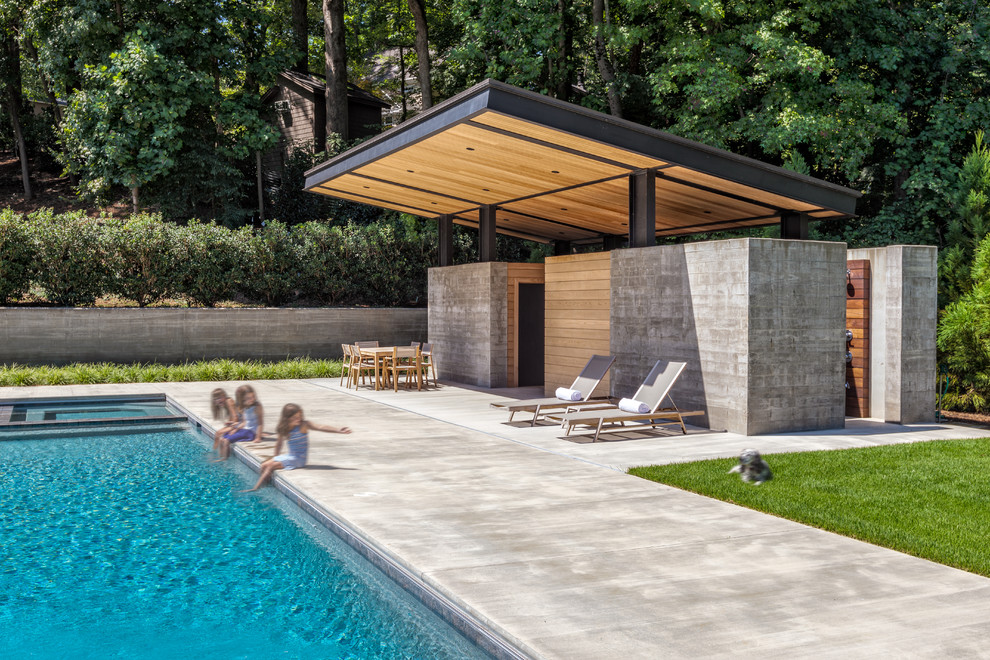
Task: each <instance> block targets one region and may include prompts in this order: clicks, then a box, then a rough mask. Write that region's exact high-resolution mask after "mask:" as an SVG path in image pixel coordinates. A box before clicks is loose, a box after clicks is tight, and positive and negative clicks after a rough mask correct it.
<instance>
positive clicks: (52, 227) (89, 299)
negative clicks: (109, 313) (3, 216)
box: [29, 209, 112, 306]
mask: <svg viewBox="0 0 990 660" xmlns="http://www.w3.org/2000/svg"><path fill="white" fill-rule="evenodd" d="M29 221H30V223H31V225H32V230H33V231H34V232H35V236H36V239H35V244H36V246H37V254H38V270H37V274H36V276H35V282H36V283H37V284H38V285H39V286H41V287H42V288H43V289H44V290H45V292H46V293H47V296H48V299H49V300H51V301H53V302H55V303H58V304H59V305H69V306H73V305H91V304H93V303H94V302H95V301H96V299H97V298H99V297H100V296H102V295H103V294H104V293H105V292H106V291H107V288H108V285H109V279H110V275H111V270H110V261H111V260H110V256H109V255H110V253H111V250H112V245H111V241H110V236H109V234H110V232H107V231H105V230H104V229H103V228H102V227H101V222H100V221H98V220H93V219H91V218H88V217H86V215H85V214H84V213H81V212H78V213H65V214H62V215H56V214H54V213H52V212H51V210H48V209H46V210H42V211H38V212H36V213H32V214H31V215H30V216H29Z"/></svg>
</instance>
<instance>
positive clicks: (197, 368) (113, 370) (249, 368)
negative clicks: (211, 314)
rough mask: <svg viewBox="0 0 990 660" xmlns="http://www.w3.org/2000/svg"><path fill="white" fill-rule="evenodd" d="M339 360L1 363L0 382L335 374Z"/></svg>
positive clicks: (149, 380)
mask: <svg viewBox="0 0 990 660" xmlns="http://www.w3.org/2000/svg"><path fill="white" fill-rule="evenodd" d="M340 364H341V363H340V360H311V359H307V358H295V359H291V360H282V361H279V362H260V361H257V360H247V361H238V360H203V361H200V362H187V363H185V364H175V365H166V364H112V363H109V362H104V363H96V364H88V363H80V364H70V365H67V366H64V367H47V366H45V367H26V366H21V365H16V364H15V365H0V386H24V385H76V384H87V385H91V384H95V383H164V382H177V381H220V380H274V379H279V378H336V377H338V376H340Z"/></svg>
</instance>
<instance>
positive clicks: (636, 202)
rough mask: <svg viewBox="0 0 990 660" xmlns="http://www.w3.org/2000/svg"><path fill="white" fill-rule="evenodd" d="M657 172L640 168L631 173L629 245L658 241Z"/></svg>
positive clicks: (643, 244)
mask: <svg viewBox="0 0 990 660" xmlns="http://www.w3.org/2000/svg"><path fill="white" fill-rule="evenodd" d="M656 181H657V174H656V172H655V171H653V170H639V171H637V172H633V173H632V174H630V175H629V247H649V246H651V245H656V243H657V186H656Z"/></svg>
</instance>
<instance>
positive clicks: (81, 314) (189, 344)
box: [0, 308, 427, 365]
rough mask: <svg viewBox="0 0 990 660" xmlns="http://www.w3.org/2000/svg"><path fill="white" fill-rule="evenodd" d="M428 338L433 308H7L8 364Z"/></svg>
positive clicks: (331, 350) (319, 351)
mask: <svg viewBox="0 0 990 660" xmlns="http://www.w3.org/2000/svg"><path fill="white" fill-rule="evenodd" d="M426 336H427V311H426V310H425V309H339V308H336V309H256V308H252V309H159V308H155V309H136V308H118V309H103V308H0V363H3V364H10V363H15V362H16V363H18V364H56V365H57V364H68V363H70V362H161V363H176V362H185V361H187V360H200V359H212V358H233V359H238V360H245V359H255V360H281V359H284V358H286V357H307V356H308V357H313V358H339V357H340V356H341V350H340V345H341V343H345V342H354V341H362V340H370V339H377V340H378V341H379V342H381V343H382V344H385V345H387V344H398V345H402V344H408V343H409V342H411V341H425V340H426Z"/></svg>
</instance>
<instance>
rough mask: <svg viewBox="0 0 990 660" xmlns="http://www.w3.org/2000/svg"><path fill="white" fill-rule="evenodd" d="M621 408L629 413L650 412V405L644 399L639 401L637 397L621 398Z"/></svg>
mask: <svg viewBox="0 0 990 660" xmlns="http://www.w3.org/2000/svg"><path fill="white" fill-rule="evenodd" d="M619 410H624V411H625V412H629V413H648V412H650V407H649V406H648V405H646V404H645V403H643V402H642V401H637V400H636V399H620V400H619Z"/></svg>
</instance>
